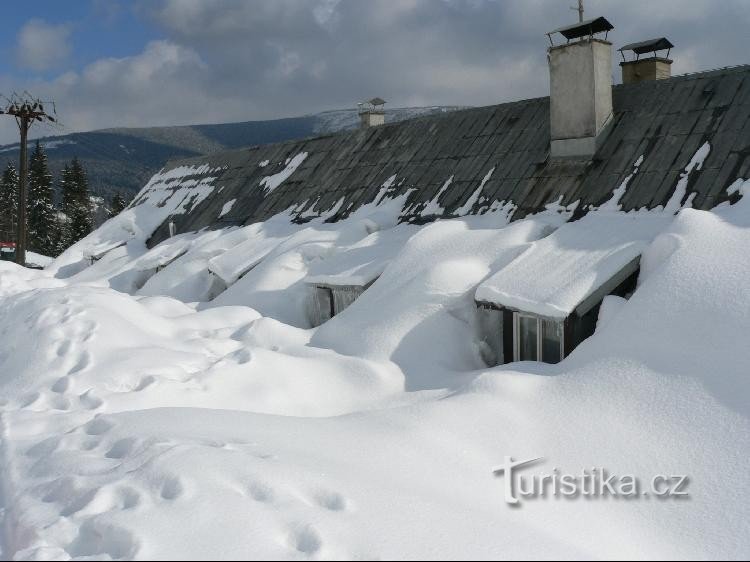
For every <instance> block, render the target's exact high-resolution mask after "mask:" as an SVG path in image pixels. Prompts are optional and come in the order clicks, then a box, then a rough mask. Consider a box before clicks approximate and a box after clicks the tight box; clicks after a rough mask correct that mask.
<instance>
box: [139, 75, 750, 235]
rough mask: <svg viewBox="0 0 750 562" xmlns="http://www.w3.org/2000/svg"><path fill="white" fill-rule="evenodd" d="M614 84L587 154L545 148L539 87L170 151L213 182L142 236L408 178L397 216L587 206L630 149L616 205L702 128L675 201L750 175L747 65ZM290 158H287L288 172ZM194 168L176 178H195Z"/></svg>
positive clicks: (671, 164) (656, 191)
mask: <svg viewBox="0 0 750 562" xmlns="http://www.w3.org/2000/svg"><path fill="white" fill-rule="evenodd" d="M613 96H614V100H613V105H614V116H613V122H612V127H611V128H610V130H609V133H608V136H607V138H606V140H605V141H604V142H603V144H602V145H601V147H600V149H599V150H598V152H597V153H596V155H595V156H594V157H593V158H592V159H591V160H588V161H575V160H553V159H550V157H549V143H550V135H549V130H550V124H549V98H547V97H545V98H538V99H531V100H525V101H519V102H513V103H505V104H501V105H495V106H489V107H482V108H476V109H468V110H462V111H456V112H452V113H447V114H444V115H438V116H430V117H423V118H416V119H412V120H409V121H404V122H400V123H394V124H388V125H383V126H380V127H372V128H368V129H363V130H357V131H351V132H345V133H340V134H335V135H327V136H321V137H317V138H309V139H303V140H297V141H290V142H285V143H280V144H274V145H268V146H261V147H252V148H247V149H242V150H235V151H231V152H224V153H220V154H214V155H211V156H207V157H201V158H196V159H191V160H183V161H180V162H174V163H170V164H169V165H168V167H167V168H166V169H165V171H167V172H168V171H169V170H173V169H175V168H178V167H180V166H184V167H188V168H186V169H190V168H189V167H190V166H193V167H194V169H195V170H206V169H209V170H211V172H210V173H211V175H212V177H214V178H215V179H214V180H213V182H214V190H213V192H212V193H211V194H210V195H209V196H207V197H200V198H198V200H199V202H198V203H197V204H195V205H193V206H192V207H191V206H190V205H189V204H188V205H183V206H181V208H182V209H183V210H184V209H187V210H184V211H183V212H182V214H179V215H176V216H172V217H170V219H168V220H167V221H165V223H164V224H162V225H161V226H160V227H159V228H158V229H157V231H156V232H155V233H154V235H153V236H152V239H151V240H150V242H149V243H150V244H151V245H152V244H155V243H158V242H159V241H161V240H163V239H165V238H166V237H167V236H168V227H167V223H168V222H169V220H173V221H175V222H176V224H177V226H178V229H179V231H180V232H185V231H193V230H198V229H201V228H204V227H208V228H218V227H222V226H228V225H241V224H249V223H253V222H257V221H262V220H264V219H267V218H269V217H271V216H273V215H275V214H277V213H280V212H284V211H288V212H290V213H291V215H292V217H295V218H296V220H299V221H302V220H304V218H303V217H309V216H313V215H315V214H324V213H325V212H332V210H335V212H333V214H332V216H331V217H330V219H329V220H337V219H340V218H343V217H345V216H347V215H348V214H349V213H351V212H352V211H353V210H355V209H357V208H358V207H359V206H361V205H363V204H365V203H369V202H372V201H373V200H374V199H375V198H376V197H377V196H378V194H380V193H381V191H382V189H383V185H384V184H385V185H386V187H388V186H390V187H389V190H390V193H392V194H394V195H395V194H399V193H402V194H403V193H407V192H408V198H407V201H406V204H405V205H404V211H403V214H402V217H401V219H402V220H403V221H408V222H418V221H424V220H429V219H431V218H436V217H435V216H428V217H425V216H423V215H424V213H423V212H422V211H423V209H424V208H425V207H426V206H427V204H428V202H432V203H433V204H431V205H430V208H431V209H432V208H434V207H435V205H434V202H435V201H434V200H435V199H436V196H438V195H439V197H438V198H437V201H438V203H439V205H438V206H437V208H438V209H440V210H441V211H442V213H441V214H440V216H452V215H453V214H454V213H455V212H456V210H457V209H460V208H463V209H464V210H466V207H468V208H469V212H471V213H483V212H485V211H486V210H487V209H489V208H490V207H491V206H492V205H493V204H500V203H505V204H511V203H512V205H513V207H514V215H513V218H520V217H523V216H525V215H527V214H529V213H532V212H535V211H538V210H541V209H543V208H544V207H545V205H547V204H549V203H552V202H559V203H560V204H561V205H563V206H568V205H570V204H573V203H575V202H579V204H578V207H577V209H578V212H585V210H586V209H587V208H590V207H591V206H598V205H600V204H602V203H603V202H605V201H607V200H608V199H610V197H611V195H612V192H613V190H614V189H615V188H616V187H617V186H619V185H620V184H621V183H622V181H623V179H624V178H625V177H626V176H628V175H631V174H633V170H634V168H633V166H634V163H635V162H636V161H637V160H638V159H639V157H640V156H643V159H642V163H641V165H640V166H639V167H638V170H637V173H635V174H634V175H633V177H632V178H631V180H630V182H629V184H628V189H627V190H626V192H625V193H624V195H623V197H622V198H621V200H620V204H621V205H622V209H623V210H625V211H628V210H631V209H638V208H644V207H646V208H654V207H656V206H659V205H665V204H666V202H667V201H668V200H669V199H670V197H671V196H672V194H673V193H674V192H675V190H676V188H677V184H678V181H679V180H680V176H681V174H682V173H683V171H684V170H685V167H686V166H687V165H688V163H689V162H690V161H691V159H692V157H693V156H694V154H695V153H696V151H697V150H698V149H699V148H700V147H701V146H703V145H704V144H705V143H706V142H708V143H709V144H710V147H711V149H710V153H709V154H708V157H707V158H706V159H705V162H703V166H702V168H701V169H700V170H695V171H694V173H691V174H690V176H689V181H688V185H687V191H686V194H685V197H684V199H683V201H687V200H688V197H693V199H692V205H693V207H696V208H701V209H708V208H711V207H713V206H715V205H716V204H718V203H721V202H722V201H725V200H727V199H729V196H728V195H727V193H726V187H727V186H728V185H730V184H731V183H732V182H733V181H734V180H736V179H737V178H738V177H745V178H746V177H748V176H750V157H748V156H749V155H750V66H747V65H746V66H739V67H733V68H725V69H720V70H714V71H709V72H702V73H696V74H691V75H685V76H678V77H673V78H671V79H667V80H659V81H648V82H641V83H637V84H628V85H618V86H615V87H614V90H613ZM303 154H305V156H301V155H303ZM295 157H296V158H295ZM300 160H301V163H300ZM290 161H294V162H295V164H296V165H297V167H296V168H295V169H294V170H293V171H291V173H289V169H288V167H287V164H288V163H289V162H290ZM206 164H207V166H206ZM217 169H220V170H219V171H217ZM490 170H492V173H491V174H489V172H490ZM201 173H203V172H196V174H194V175H193V176H190V175H189V176H186V177H185V178H184V182H183V184H179V183H178V184H174V186H173V188H178V187H180V185H184V186H187V185H190V183H189V182H192V181H194V180H201V179H202V176H201ZM274 174H279V176H278V177H284V178H285V179H284V181H282V182H281V183H278V184H276V183H273V185H274V188H273V189H269V185H271V183H272V182H269V180H268V179H266V178H268V177H269V176H272V175H274ZM394 175H395V176H396V178H395V180H393V179H391V178H393V176H394ZM451 177H452V182H450V186H449V188H447V189H441V188H443V187H444V186H445V185H446V180H448V178H451ZM389 179H391V181H390V182H389V183H387V182H388V180H389ZM480 185H481V186H482V189H481V193H477V191H478V188H479V187H480ZM692 194H694V195H692ZM141 198H143V195H142V196H141ZM233 200H236V201H235V202H234V203H233V204H232V205H228V203H230V202H231V201H233ZM137 202H138V200H137V201H136V203H137ZM227 206H229V207H231V210H230V211H229V212H224V211H225V210H226V209H227ZM462 212H463V211H462Z"/></svg>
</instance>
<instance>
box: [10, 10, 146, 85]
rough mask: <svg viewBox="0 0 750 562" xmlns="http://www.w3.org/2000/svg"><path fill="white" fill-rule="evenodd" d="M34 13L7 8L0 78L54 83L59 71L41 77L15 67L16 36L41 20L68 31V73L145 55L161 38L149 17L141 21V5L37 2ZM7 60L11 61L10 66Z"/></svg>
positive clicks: (23, 67)
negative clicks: (103, 61) (43, 79)
mask: <svg viewBox="0 0 750 562" xmlns="http://www.w3.org/2000/svg"><path fill="white" fill-rule="evenodd" d="M32 4H33V10H30V9H29V8H24V7H21V6H22V4H17V5H16V6H15V7H12V8H10V7H9V5H6V9H5V10H4V11H3V17H2V18H1V19H0V55H1V59H0V60H2V61H3V63H2V66H0V73H13V74H14V75H15V76H23V77H34V76H44V77H47V78H53V77H54V76H55V75H56V74H58V73H59V72H60V70H61V67H50V68H48V69H45V70H44V71H42V72H38V71H33V70H31V69H29V68H27V67H25V66H24V65H23V64H16V63H15V61H14V59H15V58H16V55H17V53H18V44H17V39H18V33H19V30H21V29H22V28H23V26H24V25H26V24H27V23H28V22H30V21H32V20H38V21H41V22H44V23H45V24H49V25H51V26H63V27H65V28H67V33H68V40H69V44H70V46H71V54H70V56H69V57H66V59H65V60H64V64H65V68H66V69H81V68H83V66H84V65H86V64H88V63H91V62H93V61H95V60H96V59H98V58H102V57H124V56H128V55H133V54H136V53H138V52H140V51H141V49H142V48H143V45H144V44H145V43H147V42H148V41H149V40H152V39H157V38H159V37H160V31H159V30H158V28H157V27H156V26H154V25H151V24H150V22H149V21H148V19H147V18H143V17H138V16H137V13H138V12H139V11H140V10H139V7H138V4H136V3H133V2H118V1H116V0H95V1H91V0H65V1H60V0H57V1H53V0H35V1H34V2H33V3H32V2H29V3H26V6H30V5H32ZM7 61H11V64H8V62H7Z"/></svg>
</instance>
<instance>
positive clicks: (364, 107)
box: [357, 98, 385, 129]
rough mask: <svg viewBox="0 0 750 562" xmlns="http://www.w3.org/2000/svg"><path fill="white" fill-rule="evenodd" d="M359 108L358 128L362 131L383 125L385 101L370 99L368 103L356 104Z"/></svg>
mask: <svg viewBox="0 0 750 562" xmlns="http://www.w3.org/2000/svg"><path fill="white" fill-rule="evenodd" d="M357 105H358V107H359V119H360V126H361V127H362V128H363V129H367V128H368V127H377V126H378V125H383V124H385V109H384V107H383V106H384V105H385V100H384V99H382V98H372V99H371V100H369V101H366V102H363V103H359V104H357Z"/></svg>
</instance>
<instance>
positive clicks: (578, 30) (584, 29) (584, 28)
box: [547, 17, 615, 41]
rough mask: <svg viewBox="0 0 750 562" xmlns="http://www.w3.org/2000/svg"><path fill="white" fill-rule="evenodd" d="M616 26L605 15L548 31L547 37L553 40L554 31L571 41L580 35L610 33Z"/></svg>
mask: <svg viewBox="0 0 750 562" xmlns="http://www.w3.org/2000/svg"><path fill="white" fill-rule="evenodd" d="M614 28H615V26H614V25H612V24H611V23H609V21H607V18H605V17H598V18H594V19H591V20H586V21H582V22H580V23H576V24H573V25H566V26H565V27H560V28H558V29H555V30H553V31H550V32H549V33H547V37H549V38H550V41H552V37H551V35H552V34H553V33H559V34H560V35H562V36H563V37H565V39H567V40H568V41H570V40H571V39H578V38H579V37H590V36H592V35H594V34H596V33H608V32H609V31H611V30H612V29H614Z"/></svg>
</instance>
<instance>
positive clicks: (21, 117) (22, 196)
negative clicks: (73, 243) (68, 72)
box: [0, 91, 57, 266]
mask: <svg viewBox="0 0 750 562" xmlns="http://www.w3.org/2000/svg"><path fill="white" fill-rule="evenodd" d="M0 98H1V99H3V100H5V102H6V103H5V106H4V107H0V115H10V116H12V117H14V118H15V120H16V123H17V124H18V131H19V133H20V134H21V145H20V149H21V154H20V158H19V159H20V163H19V164H20V165H19V168H20V175H19V178H18V221H17V226H16V263H18V264H20V265H23V266H25V265H26V243H27V239H26V237H27V234H26V230H27V229H26V200H27V199H28V193H27V187H26V183H27V175H28V164H29V162H28V158H27V151H28V146H27V138H28V136H29V128H30V127H31V125H33V124H34V123H55V122H56V121H57V118H56V113H57V111H56V109H55V104H54V102H46V103H47V106H48V107H49V106H50V105H51V106H52V114H51V115H50V114H49V113H47V112H46V111H45V109H44V104H45V102H43V101H42V100H40V99H39V98H35V97H34V96H32V95H31V94H29V92H27V91H24V92H23V94H21V95H19V94H17V93H15V92H13V94H12V95H11V96H10V97H7V96H3V95H0Z"/></svg>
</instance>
